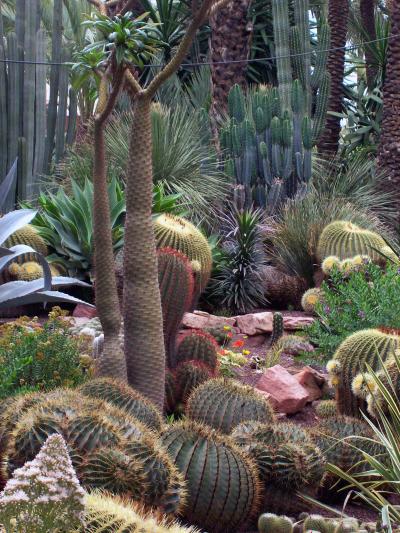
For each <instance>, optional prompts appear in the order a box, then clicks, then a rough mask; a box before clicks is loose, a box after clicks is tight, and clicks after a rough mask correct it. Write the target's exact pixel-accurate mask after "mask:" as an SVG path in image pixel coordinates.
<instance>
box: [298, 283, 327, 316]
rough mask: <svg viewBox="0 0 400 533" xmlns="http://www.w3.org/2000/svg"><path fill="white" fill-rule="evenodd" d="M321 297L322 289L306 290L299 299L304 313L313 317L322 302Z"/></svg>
mask: <svg viewBox="0 0 400 533" xmlns="http://www.w3.org/2000/svg"><path fill="white" fill-rule="evenodd" d="M323 295H324V292H323V290H322V289H318V288H313V289H308V291H306V292H305V293H304V294H303V297H302V298H301V307H302V308H303V310H304V311H305V312H306V313H308V314H310V315H315V308H316V306H317V305H318V304H319V303H321V302H322V301H323Z"/></svg>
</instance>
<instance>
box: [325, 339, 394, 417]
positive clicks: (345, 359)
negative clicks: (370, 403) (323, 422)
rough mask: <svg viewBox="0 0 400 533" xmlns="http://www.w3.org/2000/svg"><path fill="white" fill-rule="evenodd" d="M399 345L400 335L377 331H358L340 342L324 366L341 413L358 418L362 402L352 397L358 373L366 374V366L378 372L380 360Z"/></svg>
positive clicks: (391, 353)
mask: <svg viewBox="0 0 400 533" xmlns="http://www.w3.org/2000/svg"><path fill="white" fill-rule="evenodd" d="M399 343H400V337H399V336H397V335H391V334H387V333H384V332H382V331H379V330H378V329H366V330H361V331H357V332H355V333H353V334H352V335H350V336H349V337H347V339H345V340H344V341H343V342H342V344H341V345H340V346H339V348H338V349H337V351H336V353H335V354H334V356H333V359H331V361H329V362H328V364H327V370H328V372H329V374H330V376H331V380H332V384H333V385H334V387H335V388H336V399H337V404H338V411H339V413H340V414H343V415H348V416H356V417H357V416H360V409H365V401H364V400H363V399H362V398H360V397H357V396H355V395H354V392H353V389H352V385H353V380H354V378H355V377H356V376H357V374H359V373H360V372H364V371H367V368H366V366H365V365H366V363H368V365H369V366H370V367H371V368H372V369H373V370H378V369H379V368H380V366H381V361H385V360H386V359H388V358H389V357H390V356H391V355H393V354H394V352H395V350H396V349H397V348H398V347H399Z"/></svg>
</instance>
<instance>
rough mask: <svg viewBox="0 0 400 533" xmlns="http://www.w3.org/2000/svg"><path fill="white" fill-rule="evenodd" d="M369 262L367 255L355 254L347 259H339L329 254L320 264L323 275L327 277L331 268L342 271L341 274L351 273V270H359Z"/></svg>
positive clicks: (331, 270)
mask: <svg viewBox="0 0 400 533" xmlns="http://www.w3.org/2000/svg"><path fill="white" fill-rule="evenodd" d="M370 263H371V258H370V257H369V256H368V255H355V256H354V257H348V258H347V259H343V261H340V259H339V258H338V257H337V256H335V255H329V256H328V257H326V258H325V259H324V260H323V261H322V264H321V270H322V272H323V273H324V274H325V276H327V277H329V276H330V275H331V274H332V272H333V270H337V271H339V272H342V273H343V274H351V273H352V272H360V271H362V270H363V269H364V270H365V268H366V267H367V266H368V264H370Z"/></svg>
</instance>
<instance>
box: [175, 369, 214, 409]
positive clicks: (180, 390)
mask: <svg viewBox="0 0 400 533" xmlns="http://www.w3.org/2000/svg"><path fill="white" fill-rule="evenodd" d="M212 377H213V371H212V369H211V368H210V367H209V366H208V365H206V364H205V363H202V362H201V361H187V362H186V363H181V364H180V365H179V366H178V367H177V368H176V370H175V387H176V388H175V390H176V393H177V398H178V401H181V402H183V403H185V402H186V401H187V399H188V398H189V396H190V394H191V393H192V391H193V390H194V389H195V388H196V387H198V386H199V385H201V384H202V383H204V382H205V381H207V380H208V379H211V378H212Z"/></svg>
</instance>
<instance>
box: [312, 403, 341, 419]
mask: <svg viewBox="0 0 400 533" xmlns="http://www.w3.org/2000/svg"><path fill="white" fill-rule="evenodd" d="M315 412H316V414H317V416H319V417H320V418H330V417H332V416H336V413H337V406H336V400H322V401H320V402H319V403H318V405H317V406H316V408H315Z"/></svg>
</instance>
